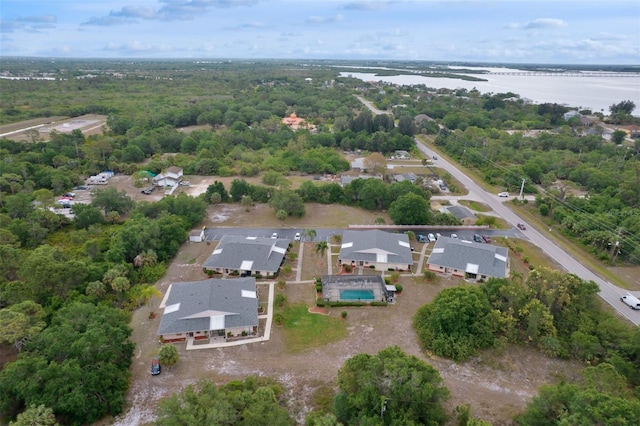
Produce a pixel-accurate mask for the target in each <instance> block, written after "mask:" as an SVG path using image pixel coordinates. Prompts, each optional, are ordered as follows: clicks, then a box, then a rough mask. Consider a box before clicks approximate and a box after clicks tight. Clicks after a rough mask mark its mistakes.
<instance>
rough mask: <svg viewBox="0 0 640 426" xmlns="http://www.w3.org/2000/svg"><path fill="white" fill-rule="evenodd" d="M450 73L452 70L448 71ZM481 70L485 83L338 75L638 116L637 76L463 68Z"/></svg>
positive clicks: (639, 87)
mask: <svg viewBox="0 0 640 426" xmlns="http://www.w3.org/2000/svg"><path fill="white" fill-rule="evenodd" d="M451 68H452V71H454V70H455V69H454V67H451ZM465 68H466V69H482V70H486V71H489V73H488V74H482V75H478V74H473V76H474V77H480V78H484V79H487V80H488V81H466V80H460V79H456V78H434V77H424V76H421V75H405V74H403V75H395V76H376V75H375V73H361V72H341V73H340V76H341V77H347V76H351V77H354V78H357V79H360V80H363V81H383V82H386V83H392V84H398V85H414V84H424V85H426V86H427V87H431V88H434V89H443V88H446V89H457V88H464V89H468V90H471V89H477V90H479V91H480V92H481V93H506V92H513V93H516V94H518V95H520V97H521V98H527V99H530V100H531V101H533V103H536V104H539V103H546V102H551V103H557V104H561V105H566V106H568V107H574V108H578V109H590V110H591V111H593V112H602V113H604V114H605V115H607V114H609V106H611V105H613V104H617V103H619V102H621V101H626V100H630V101H633V102H634V103H635V104H636V109H635V110H634V111H633V115H634V116H640V74H632V76H629V77H619V76H608V75H606V74H605V73H603V75H602V76H591V74H592V73H590V74H589V75H590V76H588V77H578V76H564V77H561V76H549V75H543V76H541V75H522V74H520V75H505V74H497V73H508V72H516V73H523V74H524V73H525V71H520V70H515V69H509V68H495V67H482V68H474V67H465Z"/></svg>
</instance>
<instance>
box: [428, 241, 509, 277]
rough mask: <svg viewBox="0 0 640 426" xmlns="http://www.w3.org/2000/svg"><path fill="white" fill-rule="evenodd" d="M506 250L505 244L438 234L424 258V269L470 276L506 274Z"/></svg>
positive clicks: (507, 252)
mask: <svg viewBox="0 0 640 426" xmlns="http://www.w3.org/2000/svg"><path fill="white" fill-rule="evenodd" d="M508 254H509V251H508V250H507V248H505V247H500V246H494V245H492V244H482V243H475V242H472V241H466V240H459V239H455V238H448V237H440V238H438V241H436V244H435V245H434V247H433V250H432V251H431V255H430V256H429V258H428V259H427V269H428V270H430V271H433V272H437V273H440V274H445V275H451V276H453V277H458V278H465V279H470V280H486V279H488V278H491V277H495V278H506V277H508V276H509V256H508Z"/></svg>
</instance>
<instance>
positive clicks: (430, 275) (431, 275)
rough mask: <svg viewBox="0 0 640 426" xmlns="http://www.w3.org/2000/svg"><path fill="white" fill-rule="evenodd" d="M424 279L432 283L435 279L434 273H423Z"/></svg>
mask: <svg viewBox="0 0 640 426" xmlns="http://www.w3.org/2000/svg"><path fill="white" fill-rule="evenodd" d="M424 277H425V278H426V280H427V281H433V280H434V279H435V278H436V273H435V272H433V271H424Z"/></svg>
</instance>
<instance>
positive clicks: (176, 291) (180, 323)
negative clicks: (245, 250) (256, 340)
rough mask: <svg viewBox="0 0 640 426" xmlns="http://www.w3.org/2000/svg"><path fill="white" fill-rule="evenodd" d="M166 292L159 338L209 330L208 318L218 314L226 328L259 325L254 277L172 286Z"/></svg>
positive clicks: (193, 282) (209, 321)
mask: <svg viewBox="0 0 640 426" xmlns="http://www.w3.org/2000/svg"><path fill="white" fill-rule="evenodd" d="M168 291H169V295H168V297H167V300H166V307H165V310H164V314H163V315H162V319H161V320H160V327H159V329H158V334H159V335H162V334H172V333H188V332H191V331H205V330H210V329H211V328H210V326H211V323H212V321H211V317H219V316H221V315H224V327H225V328H232V327H242V326H257V325H258V299H257V297H256V280H255V278H253V277H247V278H236V279H228V280H225V279H216V278H212V279H208V280H204V281H190V282H181V283H173V284H172V285H171V286H170V287H169V290H168ZM252 296H253V297H252Z"/></svg>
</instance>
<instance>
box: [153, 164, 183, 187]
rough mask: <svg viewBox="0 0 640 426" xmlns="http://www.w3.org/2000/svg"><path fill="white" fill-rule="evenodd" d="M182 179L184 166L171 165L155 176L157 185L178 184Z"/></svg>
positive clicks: (154, 180) (154, 179) (154, 181)
mask: <svg viewBox="0 0 640 426" xmlns="http://www.w3.org/2000/svg"><path fill="white" fill-rule="evenodd" d="M181 180H182V168H180V167H176V166H171V167H169V168H168V169H167V170H165V171H164V173H160V174H158V175H156V176H155V177H154V178H153V183H154V185H156V186H161V187H167V186H176V185H178V184H179V183H180V181H181Z"/></svg>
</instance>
